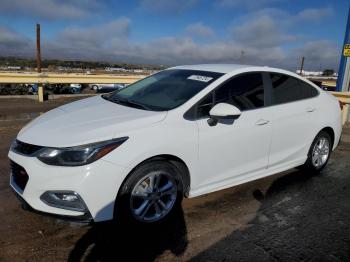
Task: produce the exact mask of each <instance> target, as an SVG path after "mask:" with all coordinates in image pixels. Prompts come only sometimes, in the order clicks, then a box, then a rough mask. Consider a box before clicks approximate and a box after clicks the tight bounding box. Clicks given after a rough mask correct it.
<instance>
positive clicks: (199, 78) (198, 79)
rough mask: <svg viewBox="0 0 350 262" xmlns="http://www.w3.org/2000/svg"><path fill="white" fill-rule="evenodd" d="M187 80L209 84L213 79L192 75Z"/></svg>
mask: <svg viewBox="0 0 350 262" xmlns="http://www.w3.org/2000/svg"><path fill="white" fill-rule="evenodd" d="M187 79H190V80H196V81H201V82H206V83H207V82H209V81H210V80H212V79H213V78H212V77H209V76H200V75H191V76H189V77H187Z"/></svg>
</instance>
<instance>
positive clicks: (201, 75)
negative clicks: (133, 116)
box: [103, 69, 223, 111]
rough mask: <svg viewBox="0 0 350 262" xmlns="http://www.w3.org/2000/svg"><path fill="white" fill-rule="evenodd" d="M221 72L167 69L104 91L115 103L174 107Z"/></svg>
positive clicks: (147, 107)
mask: <svg viewBox="0 0 350 262" xmlns="http://www.w3.org/2000/svg"><path fill="white" fill-rule="evenodd" d="M222 75H223V74H222V73H216V72H207V71H198V70H184V69H169V70H164V71H161V72H159V73H157V74H154V75H152V76H149V77H147V78H144V79H142V80H140V81H138V82H136V83H134V84H131V85H129V86H127V87H125V88H123V89H121V90H119V91H116V92H113V93H110V94H107V95H104V96H103V98H105V99H107V100H109V101H112V102H114V103H118V104H122V105H126V106H130V107H136V108H140V109H144V110H152V111H168V110H170V109H173V108H176V107H178V106H180V105H182V104H183V103H185V102H186V101H187V100H189V99H190V98H191V97H193V96H194V95H196V94H197V93H198V92H199V91H201V90H203V89H204V88H205V87H207V86H208V85H209V84H210V83H212V82H213V81H215V80H216V79H218V78H219V77H220V76H222Z"/></svg>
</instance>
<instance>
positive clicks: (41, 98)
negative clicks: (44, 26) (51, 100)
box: [36, 24, 44, 102]
mask: <svg viewBox="0 0 350 262" xmlns="http://www.w3.org/2000/svg"><path fill="white" fill-rule="evenodd" d="M36 66H37V71H38V74H40V73H41V49H40V24H36ZM38 97H39V102H44V87H43V85H42V83H38Z"/></svg>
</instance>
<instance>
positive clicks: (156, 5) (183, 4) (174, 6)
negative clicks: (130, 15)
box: [140, 0, 198, 14]
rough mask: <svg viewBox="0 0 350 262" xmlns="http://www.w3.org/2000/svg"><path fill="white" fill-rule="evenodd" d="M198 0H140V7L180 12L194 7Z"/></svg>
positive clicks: (156, 10) (158, 10)
mask: <svg viewBox="0 0 350 262" xmlns="http://www.w3.org/2000/svg"><path fill="white" fill-rule="evenodd" d="M197 3H198V0H176V1H169V0H141V4H140V5H141V7H142V8H144V9H147V10H150V11H154V12H159V13H161V12H165V13H176V14H178V13H182V12H184V11H187V10H189V9H191V8H192V7H194V6H195V5H196V4H197Z"/></svg>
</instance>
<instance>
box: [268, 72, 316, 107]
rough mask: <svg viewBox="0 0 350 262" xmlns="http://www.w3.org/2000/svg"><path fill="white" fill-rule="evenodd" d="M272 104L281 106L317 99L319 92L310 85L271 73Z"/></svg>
mask: <svg viewBox="0 0 350 262" xmlns="http://www.w3.org/2000/svg"><path fill="white" fill-rule="evenodd" d="M270 76H271V82H272V104H273V105H279V104H283V103H289V102H293V101H298V100H302V99H307V98H311V97H315V96H317V94H318V91H317V90H316V89H315V88H314V87H312V86H311V85H309V84H308V83H306V82H304V81H302V80H299V79H296V78H294V77H291V76H287V75H283V74H277V73H271V74H270Z"/></svg>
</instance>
